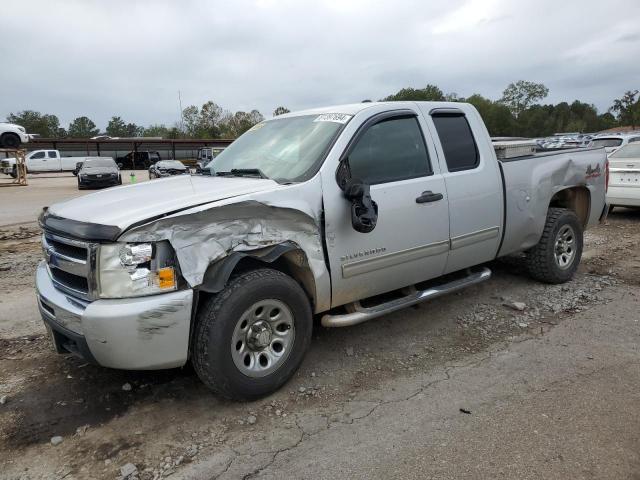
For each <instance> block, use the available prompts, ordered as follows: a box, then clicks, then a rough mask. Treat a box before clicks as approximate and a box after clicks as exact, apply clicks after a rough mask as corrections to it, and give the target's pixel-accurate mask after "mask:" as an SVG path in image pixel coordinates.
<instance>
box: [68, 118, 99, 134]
mask: <svg viewBox="0 0 640 480" xmlns="http://www.w3.org/2000/svg"><path fill="white" fill-rule="evenodd" d="M98 133H100V130H98V128H96V124H95V123H93V121H92V120H91V119H90V118H88V117H78V118H75V119H74V120H73V121H72V122H71V123H70V124H69V136H70V137H73V138H88V137H94V136H96V135H98Z"/></svg>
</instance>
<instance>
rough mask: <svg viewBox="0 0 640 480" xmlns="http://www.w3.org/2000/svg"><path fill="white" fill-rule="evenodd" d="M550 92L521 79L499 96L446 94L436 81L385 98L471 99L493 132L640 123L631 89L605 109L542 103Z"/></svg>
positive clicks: (531, 133)
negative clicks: (493, 98) (492, 98)
mask: <svg viewBox="0 0 640 480" xmlns="http://www.w3.org/2000/svg"><path fill="white" fill-rule="evenodd" d="M548 94H549V89H548V88H547V87H546V86H545V85H544V84H542V83H534V82H527V81H524V80H519V81H517V82H515V83H511V84H509V86H507V88H505V90H504V91H503V92H502V96H501V97H500V99H498V100H491V99H489V98H486V97H484V96H482V95H480V94H479V93H475V94H473V95H471V96H469V97H466V98H464V97H460V96H458V95H457V94H456V93H448V94H445V93H444V92H443V91H442V90H441V89H440V88H438V87H437V86H435V85H427V86H426V87H424V88H421V89H414V88H403V89H402V90H400V91H398V92H397V93H394V94H393V95H389V96H388V97H385V98H383V99H382V100H383V101H394V100H395V101H397V100H414V101H420V100H433V101H454V102H469V103H471V104H472V105H473V106H474V107H476V109H477V110H478V111H479V112H480V115H481V116H482V118H483V119H484V122H485V124H486V125H487V129H488V130H489V133H490V134H491V135H492V136H518V137H545V136H549V135H553V134H554V133H558V132H582V133H593V132H598V131H601V130H607V129H610V128H615V127H624V126H631V127H632V128H636V127H638V126H640V97H639V95H638V90H630V91H627V92H625V93H624V95H622V97H621V98H619V99H616V100H614V102H613V105H612V106H611V107H610V108H609V109H608V110H607V111H606V112H604V113H598V110H597V108H596V107H595V106H594V105H593V104H589V103H585V102H581V101H580V100H574V101H573V102H572V103H567V102H560V103H558V104H555V105H552V104H546V105H545V104H541V103H540V101H541V100H544V99H545V98H546V97H547V96H548Z"/></svg>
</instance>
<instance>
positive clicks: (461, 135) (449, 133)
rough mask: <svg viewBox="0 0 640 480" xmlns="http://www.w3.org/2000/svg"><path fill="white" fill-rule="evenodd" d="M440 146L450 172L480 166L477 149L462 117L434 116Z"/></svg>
mask: <svg viewBox="0 0 640 480" xmlns="http://www.w3.org/2000/svg"><path fill="white" fill-rule="evenodd" d="M432 118H433V123H434V124H435V126H436V131H437V132H438V137H440V144H441V145H442V150H443V151H444V158H445V160H446V162H447V169H448V170H449V171H450V172H459V171H461V170H471V169H473V168H476V167H477V166H478V165H479V164H480V155H479V154H478V147H477V146H476V141H475V139H474V138H473V133H472V132H471V127H470V126H469V122H467V119H466V117H465V116H464V115H451V114H441V115H438V114H434V115H433V116H432Z"/></svg>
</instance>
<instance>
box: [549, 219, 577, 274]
mask: <svg viewBox="0 0 640 480" xmlns="http://www.w3.org/2000/svg"><path fill="white" fill-rule="evenodd" d="M575 256H576V233H575V232H574V230H573V227H571V226H570V225H565V226H563V227H562V228H561V229H560V230H558V234H557V235H556V242H555V248H554V257H555V260H556V265H558V267H560V268H561V269H563V270H566V269H567V268H569V267H571V265H572V264H573V259H574V258H575Z"/></svg>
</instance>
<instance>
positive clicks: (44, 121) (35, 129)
mask: <svg viewBox="0 0 640 480" xmlns="http://www.w3.org/2000/svg"><path fill="white" fill-rule="evenodd" d="M7 121H8V122H10V123H15V124H18V125H20V126H22V127H24V128H25V129H26V130H27V133H33V134H37V135H40V136H41V137H45V138H55V137H58V136H59V135H58V134H59V129H60V120H58V117H56V116H55V115H49V114H46V113H45V114H42V113H40V112H36V111H34V110H23V111H21V112H17V113H10V114H9V115H7ZM63 130H64V129H63Z"/></svg>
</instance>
